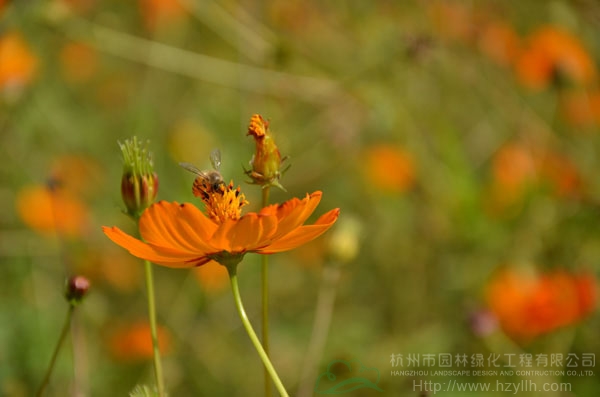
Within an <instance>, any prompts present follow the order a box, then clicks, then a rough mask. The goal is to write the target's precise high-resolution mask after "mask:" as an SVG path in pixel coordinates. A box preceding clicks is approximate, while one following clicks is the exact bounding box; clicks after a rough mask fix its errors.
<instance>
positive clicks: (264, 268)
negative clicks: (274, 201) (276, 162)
mask: <svg viewBox="0 0 600 397" xmlns="http://www.w3.org/2000/svg"><path fill="white" fill-rule="evenodd" d="M269 192H270V188H269V186H264V187H263V189H262V207H263V208H264V207H266V206H267V205H268V204H269ZM260 258H261V279H262V284H261V285H262V287H261V288H262V346H263V349H264V350H265V354H266V355H267V357H268V356H269V257H268V255H261V257H260ZM270 377H271V376H270V375H269V371H268V369H267V367H266V366H265V397H270V396H271V382H270V381H269V380H270Z"/></svg>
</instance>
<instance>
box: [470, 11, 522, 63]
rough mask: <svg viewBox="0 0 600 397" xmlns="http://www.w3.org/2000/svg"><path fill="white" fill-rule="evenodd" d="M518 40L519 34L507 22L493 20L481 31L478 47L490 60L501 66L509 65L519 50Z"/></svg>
mask: <svg viewBox="0 0 600 397" xmlns="http://www.w3.org/2000/svg"><path fill="white" fill-rule="evenodd" d="M519 40H520V39H519V36H518V35H517V33H516V32H515V31H514V29H513V28H512V26H510V25H509V24H508V23H507V22H504V21H494V22H490V23H489V24H488V25H486V26H485V27H484V29H483V31H482V32H481V36H480V37H479V48H480V49H481V51H482V52H483V53H484V54H485V55H486V56H488V57H489V58H490V59H491V60H492V61H494V62H496V63H497V64H499V65H501V66H509V65H511V64H512V63H513V62H514V60H515V57H516V56H517V53H518V52H519V46H520V42H519Z"/></svg>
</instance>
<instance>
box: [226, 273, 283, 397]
mask: <svg viewBox="0 0 600 397" xmlns="http://www.w3.org/2000/svg"><path fill="white" fill-rule="evenodd" d="M226 267H227V271H228V272H229V280H230V281H231V290H232V292H233V300H234V301H235V307H236V309H237V312H238V314H239V316H240V319H241V320H242V324H243V325H244V328H245V329H246V332H247V333H248V336H249V337H250V340H251V341H252V344H253V345H254V348H255V349H256V351H257V352H258V355H259V356H260V358H261V360H262V361H263V364H264V365H265V368H266V369H267V372H268V373H269V376H270V377H271V379H272V380H273V383H275V387H276V388H277V391H279V394H280V395H281V396H282V397H289V394H288V393H287V391H286V390H285V387H283V383H281V380H280V379H279V376H278V375H277V372H276V371H275V368H274V367H273V364H271V361H270V360H269V356H267V353H266V352H265V350H264V349H263V347H262V345H261V344H260V341H259V340H258V336H256V333H255V332H254V329H252V324H250V320H248V316H247V315H246V311H245V310H244V305H243V304H242V298H241V297H240V290H239V287H238V281H237V274H236V268H237V264H235V265H232V266H226Z"/></svg>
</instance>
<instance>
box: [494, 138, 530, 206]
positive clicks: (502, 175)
mask: <svg viewBox="0 0 600 397" xmlns="http://www.w3.org/2000/svg"><path fill="white" fill-rule="evenodd" d="M536 168H537V166H536V159H535V157H534V155H533V153H532V150H531V149H530V148H528V147H526V146H524V145H522V144H520V143H514V142H513V143H508V144H506V145H504V146H502V147H501V148H500V150H498V152H497V153H496V155H495V156H494V159H493V164H492V173H493V177H494V183H496V184H498V185H499V186H500V187H501V188H502V190H503V191H504V193H505V194H506V195H507V196H509V197H512V198H515V197H517V196H519V195H520V194H521V193H522V192H523V191H524V190H525V189H526V187H527V186H528V185H529V184H531V183H532V182H534V181H535V180H536V178H537V169H536Z"/></svg>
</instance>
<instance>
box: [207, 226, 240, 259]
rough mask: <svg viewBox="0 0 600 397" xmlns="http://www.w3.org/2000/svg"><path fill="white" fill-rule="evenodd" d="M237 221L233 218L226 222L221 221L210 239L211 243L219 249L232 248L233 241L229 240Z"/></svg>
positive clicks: (229, 249)
mask: <svg viewBox="0 0 600 397" xmlns="http://www.w3.org/2000/svg"><path fill="white" fill-rule="evenodd" d="M236 223H237V221H235V220H233V219H226V220H225V222H223V223H221V224H220V225H219V227H218V228H217V230H216V231H215V233H214V234H213V235H212V237H211V239H210V243H211V245H212V246H213V247H215V249H217V251H228V252H232V250H231V241H229V236H230V234H231V229H232V228H234V227H235V225H236Z"/></svg>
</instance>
